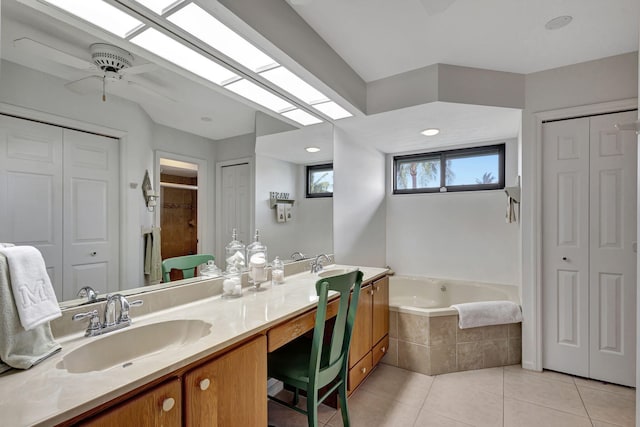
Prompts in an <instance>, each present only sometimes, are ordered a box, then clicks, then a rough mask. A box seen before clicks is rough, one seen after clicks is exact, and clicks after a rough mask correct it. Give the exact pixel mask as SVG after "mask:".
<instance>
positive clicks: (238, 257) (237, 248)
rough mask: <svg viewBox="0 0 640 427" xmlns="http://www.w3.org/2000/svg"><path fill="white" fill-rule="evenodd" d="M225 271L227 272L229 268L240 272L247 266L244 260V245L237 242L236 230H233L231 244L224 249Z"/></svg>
mask: <svg viewBox="0 0 640 427" xmlns="http://www.w3.org/2000/svg"><path fill="white" fill-rule="evenodd" d="M224 251H225V255H226V256H225V261H226V263H227V265H226V271H229V269H230V268H231V267H234V268H235V269H236V272H242V271H244V270H245V268H246V266H247V264H246V260H245V247H244V244H243V243H242V242H240V241H238V233H237V231H236V229H235V228H234V229H233V234H232V237H231V242H229V244H228V245H227V246H225V248H224Z"/></svg>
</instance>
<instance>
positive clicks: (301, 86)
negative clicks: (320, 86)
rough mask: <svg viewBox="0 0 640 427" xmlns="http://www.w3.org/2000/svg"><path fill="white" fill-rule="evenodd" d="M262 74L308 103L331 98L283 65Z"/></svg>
mask: <svg viewBox="0 0 640 427" xmlns="http://www.w3.org/2000/svg"><path fill="white" fill-rule="evenodd" d="M260 75H261V76H262V77H264V78H265V79H267V80H269V81H270V82H271V83H273V84H274V85H276V86H279V87H281V88H282V89H284V90H286V91H287V92H289V93H290V94H292V95H294V96H296V97H298V98H299V99H300V100H302V101H304V102H306V103H307V104H314V103H317V102H324V101H328V100H329V98H327V97H326V96H324V95H323V94H322V93H321V92H320V91H318V90H316V89H315V88H314V87H313V86H311V85H310V84H309V83H307V82H305V81H304V80H302V79H301V78H300V77H298V76H296V75H295V74H293V73H292V72H291V71H289V70H287V69H286V68H284V67H282V66H280V67H277V68H273V69H271V70H267V71H263V72H261V73H260Z"/></svg>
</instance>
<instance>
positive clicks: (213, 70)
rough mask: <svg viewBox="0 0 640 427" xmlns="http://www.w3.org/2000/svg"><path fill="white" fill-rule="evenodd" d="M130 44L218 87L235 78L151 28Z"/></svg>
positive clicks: (224, 69)
mask: <svg viewBox="0 0 640 427" xmlns="http://www.w3.org/2000/svg"><path fill="white" fill-rule="evenodd" d="M131 42H132V43H134V44H137V45H138V46H140V47H142V48H144V49H146V50H148V51H149V52H152V53H155V54H156V55H158V56H160V57H162V58H164V59H166V60H167V61H169V62H173V63H174V64H176V65H178V66H179V67H182V68H184V69H185V70H188V71H191V72H192V73H194V74H197V75H198V76H200V77H202V78H204V79H207V80H209V81H210V82H213V83H215V84H218V85H222V82H224V81H227V80H229V79H232V78H234V77H237V75H236V74H235V73H233V72H232V71H230V70H228V69H227V68H225V67H223V66H221V65H219V64H218V63H216V62H214V61H212V60H210V59H209V58H207V57H205V56H204V55H201V54H199V53H197V52H196V51H194V50H192V49H189V48H188V47H186V46H185V45H183V44H181V43H179V42H177V41H176V40H174V39H172V38H171V37H169V36H166V35H165V34H163V33H161V32H160V31H158V30H156V29H153V28H148V29H146V30H144V31H143V32H142V33H140V34H138V35H137V36H135V37H134V38H132V39H131Z"/></svg>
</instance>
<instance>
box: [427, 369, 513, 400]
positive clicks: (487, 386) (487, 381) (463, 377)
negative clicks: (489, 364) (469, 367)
mask: <svg viewBox="0 0 640 427" xmlns="http://www.w3.org/2000/svg"><path fill="white" fill-rule="evenodd" d="M437 378H438V380H439V381H441V382H446V383H448V384H455V385H458V386H460V387H474V388H477V389H479V390H483V391H486V392H489V393H493V394H497V395H500V396H502V394H503V390H502V383H503V369H502V368H489V369H477V370H473V371H463V372H452V373H450V374H444V375H438V377H437Z"/></svg>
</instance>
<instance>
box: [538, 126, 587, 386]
mask: <svg viewBox="0 0 640 427" xmlns="http://www.w3.org/2000/svg"><path fill="white" fill-rule="evenodd" d="M542 131H543V135H542V137H543V146H542V188H543V205H542V304H543V315H542V318H543V366H544V368H545V369H552V370H555V371H561V372H567V373H570V374H574V375H580V376H583V377H588V376H589V215H588V213H589V119H588V118H581V119H574V120H563V121H558V122H551V123H545V124H544V125H543V128H542Z"/></svg>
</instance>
